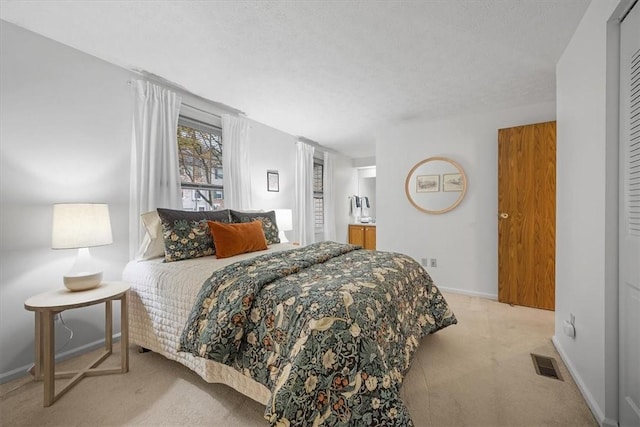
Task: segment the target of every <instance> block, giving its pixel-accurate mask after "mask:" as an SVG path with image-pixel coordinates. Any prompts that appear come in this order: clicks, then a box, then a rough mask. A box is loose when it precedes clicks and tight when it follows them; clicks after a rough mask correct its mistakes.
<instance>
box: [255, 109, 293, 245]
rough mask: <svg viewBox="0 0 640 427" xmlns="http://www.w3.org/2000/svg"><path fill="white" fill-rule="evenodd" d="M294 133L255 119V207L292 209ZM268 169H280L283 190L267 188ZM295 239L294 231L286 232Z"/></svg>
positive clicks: (281, 188) (290, 238)
mask: <svg viewBox="0 0 640 427" xmlns="http://www.w3.org/2000/svg"><path fill="white" fill-rule="evenodd" d="M294 144H295V137H294V136H292V135H289V134H287V133H284V132H282V131H279V130H277V129H274V128H271V127H269V126H266V125H263V124H261V123H258V122H255V121H252V122H251V132H250V143H249V145H250V153H249V164H250V168H251V197H252V205H253V209H264V210H271V209H293V208H294V204H295V172H296V150H295V145H294ZM267 170H277V171H278V174H279V179H280V191H278V192H273V191H272V192H269V191H267ZM285 234H286V236H287V238H288V239H289V241H293V240H292V239H293V236H294V233H293V231H287V232H285Z"/></svg>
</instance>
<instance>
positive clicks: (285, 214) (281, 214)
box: [275, 209, 293, 231]
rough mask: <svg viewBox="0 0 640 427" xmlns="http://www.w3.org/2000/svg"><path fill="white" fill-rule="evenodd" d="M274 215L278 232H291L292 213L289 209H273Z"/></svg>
mask: <svg viewBox="0 0 640 427" xmlns="http://www.w3.org/2000/svg"><path fill="white" fill-rule="evenodd" d="M275 213H276V222H277V223H278V230H280V231H291V230H293V212H292V211H291V209H275Z"/></svg>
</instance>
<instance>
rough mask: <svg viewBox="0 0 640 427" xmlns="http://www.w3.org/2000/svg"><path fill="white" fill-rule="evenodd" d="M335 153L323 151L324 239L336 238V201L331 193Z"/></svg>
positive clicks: (332, 239)
mask: <svg viewBox="0 0 640 427" xmlns="http://www.w3.org/2000/svg"><path fill="white" fill-rule="evenodd" d="M334 161H335V155H333V154H332V153H328V152H326V151H325V152H324V174H323V178H322V191H323V193H324V194H323V196H324V240H331V241H334V240H336V224H335V215H336V201H335V196H334V194H333V164H334Z"/></svg>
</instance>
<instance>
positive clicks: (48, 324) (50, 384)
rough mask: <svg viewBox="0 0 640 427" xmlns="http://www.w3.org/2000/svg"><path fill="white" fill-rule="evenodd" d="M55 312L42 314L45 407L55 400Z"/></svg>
mask: <svg viewBox="0 0 640 427" xmlns="http://www.w3.org/2000/svg"><path fill="white" fill-rule="evenodd" d="M54 314H55V313H54V312H53V311H45V312H43V313H42V319H41V321H42V335H43V337H42V338H43V347H44V348H43V353H44V354H43V356H44V372H43V374H44V406H51V405H52V404H53V402H54V400H55V387H56V384H55V340H56V339H55V331H54V328H53V316H54Z"/></svg>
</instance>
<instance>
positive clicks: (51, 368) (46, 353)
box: [24, 282, 129, 406]
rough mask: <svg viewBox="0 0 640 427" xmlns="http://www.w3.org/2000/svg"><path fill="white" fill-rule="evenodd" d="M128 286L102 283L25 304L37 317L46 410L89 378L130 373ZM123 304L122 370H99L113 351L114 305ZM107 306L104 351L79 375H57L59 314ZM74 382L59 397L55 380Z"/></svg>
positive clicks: (37, 369)
mask: <svg viewBox="0 0 640 427" xmlns="http://www.w3.org/2000/svg"><path fill="white" fill-rule="evenodd" d="M128 291H129V285H128V284H127V283H124V282H103V283H101V284H100V286H98V287H97V288H94V289H90V290H87V291H79V292H71V291H69V290H68V289H66V288H62V289H57V290H55V291H50V292H45V293H42V294H39V295H36V296H33V297H31V298H29V299H28V300H26V301H25V303H24V308H25V309H27V310H29V311H33V312H35V314H36V322H35V323H36V328H35V333H36V339H35V350H36V357H35V373H34V377H35V379H36V380H43V381H44V406H51V405H52V404H53V403H54V402H55V401H56V400H58V399H59V398H60V396H62V395H63V394H64V393H66V392H67V391H69V390H70V389H71V387H73V386H74V385H76V384H77V383H78V382H79V381H80V380H81V379H83V378H84V377H87V376H95V375H108V374H123V373H125V372H128V371H129V314H128V308H127V293H128ZM115 300H120V328H121V337H120V353H121V360H120V368H97V366H98V365H100V363H102V362H103V361H104V360H105V359H107V358H108V357H109V356H110V355H111V353H112V351H113V322H112V320H113V318H112V311H111V303H112V301H115ZM100 303H104V304H105V337H104V340H105V351H104V353H103V354H102V355H100V357H98V358H97V359H96V360H94V361H93V362H92V363H91V364H90V365H89V366H87V367H86V368H84V369H81V370H78V371H67V372H58V373H56V372H55V332H54V318H55V316H56V314H58V313H61V312H63V311H65V310H70V309H73V308H80V307H87V306H90V305H95V304H100ZM57 378H71V380H70V381H69V382H68V383H67V384H66V385H65V386H64V387H63V388H62V390H60V391H59V392H58V393H57V394H56V392H55V380H56V379H57Z"/></svg>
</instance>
